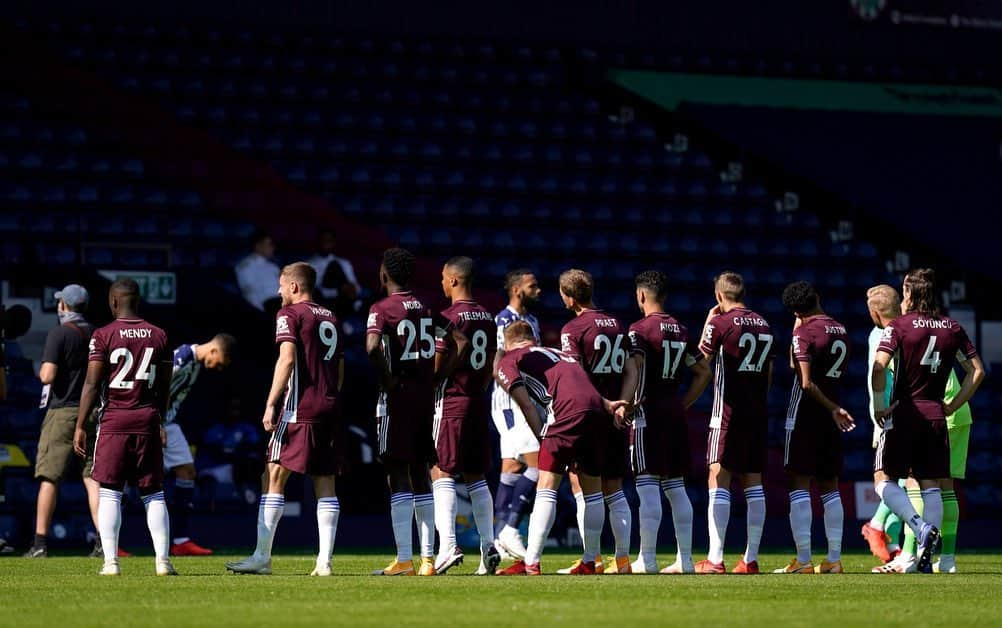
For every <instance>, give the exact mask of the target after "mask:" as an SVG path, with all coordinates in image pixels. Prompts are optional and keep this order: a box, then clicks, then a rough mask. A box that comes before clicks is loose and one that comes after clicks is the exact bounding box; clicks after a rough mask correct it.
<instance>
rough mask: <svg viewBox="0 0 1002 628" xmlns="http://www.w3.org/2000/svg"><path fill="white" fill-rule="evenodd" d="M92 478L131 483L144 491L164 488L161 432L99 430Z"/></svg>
mask: <svg viewBox="0 0 1002 628" xmlns="http://www.w3.org/2000/svg"><path fill="white" fill-rule="evenodd" d="M91 477H92V478H93V479H94V480H95V481H96V482H100V483H101V484H108V485H111V486H123V485H125V484H132V485H133V486H135V487H136V488H138V489H140V491H141V492H142V493H143V494H147V493H150V492H155V491H158V490H160V489H161V488H163V483H164V452H163V444H162V443H161V441H160V434H155V435H154V434H107V433H105V432H102V431H101V430H100V429H99V430H98V435H97V441H96V442H95V444H94V470H93V471H91Z"/></svg>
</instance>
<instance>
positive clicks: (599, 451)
mask: <svg viewBox="0 0 1002 628" xmlns="http://www.w3.org/2000/svg"><path fill="white" fill-rule="evenodd" d="M606 420H608V417H607V416H606V415H604V414H599V413H594V414H585V415H582V416H579V417H574V418H573V419H571V420H568V421H561V420H557V422H556V423H553V424H552V425H550V426H547V430H546V434H545V435H544V436H543V440H542V442H540V444H539V470H540V471H549V472H550V473H565V472H567V471H568V470H571V471H574V470H577V471H578V472H581V473H584V474H586V475H593V476H601V475H602V469H603V467H604V466H605V454H606V451H607V450H608V448H607V447H606V443H605V442H604V437H605V435H606V427H605V421H606Z"/></svg>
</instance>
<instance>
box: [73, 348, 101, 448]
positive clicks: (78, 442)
mask: <svg viewBox="0 0 1002 628" xmlns="http://www.w3.org/2000/svg"><path fill="white" fill-rule="evenodd" d="M102 381H104V362H96V361H95V362H88V363H87V376H86V377H85V378H84V385H83V389H82V390H81V392H80V409H79V410H78V411H77V427H76V429H75V430H74V431H73V451H75V452H76V454H77V455H78V456H80V457H81V458H83V457H85V456H86V455H87V432H85V431H84V423H86V422H87V417H89V416H90V414H91V412H93V411H94V406H95V405H96V404H97V389H98V386H100V385H101V382H102Z"/></svg>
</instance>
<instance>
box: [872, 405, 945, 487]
mask: <svg viewBox="0 0 1002 628" xmlns="http://www.w3.org/2000/svg"><path fill="white" fill-rule="evenodd" d="M892 416H893V418H892V426H893V427H891V429H886V428H885V429H884V430H883V431H882V432H881V433H880V440H879V441H878V442H877V452H876V456H875V457H874V462H873V469H874V471H883V472H884V473H886V474H887V475H889V476H890V477H892V478H895V479H900V478H906V477H908V475H909V473H910V474H911V475H913V476H914V477H915V479H916V480H938V479H942V478H948V477H950V431H949V430H948V429H947V427H946V421H945V420H942V419H936V420H932V421H930V420H928V419H926V418H924V417H922V416H920V415H917V414H913V413H909V412H907V411H902V410H901V408H900V407H899V408H898V409H897V410H895V411H894V414H893V415H892Z"/></svg>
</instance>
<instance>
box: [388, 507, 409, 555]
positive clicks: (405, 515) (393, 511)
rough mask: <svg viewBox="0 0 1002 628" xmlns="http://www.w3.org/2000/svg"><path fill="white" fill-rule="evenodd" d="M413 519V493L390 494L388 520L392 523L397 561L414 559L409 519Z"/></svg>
mask: <svg viewBox="0 0 1002 628" xmlns="http://www.w3.org/2000/svg"><path fill="white" fill-rule="evenodd" d="M413 519H414V494H413V493H393V494H392V495H390V521H391V522H392V523H393V540H394V541H396V544H397V561H398V562H401V563H404V562H407V561H409V560H414V537H413V534H412V532H411V526H412V525H413V524H412V523H411V521H412V520H413Z"/></svg>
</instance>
